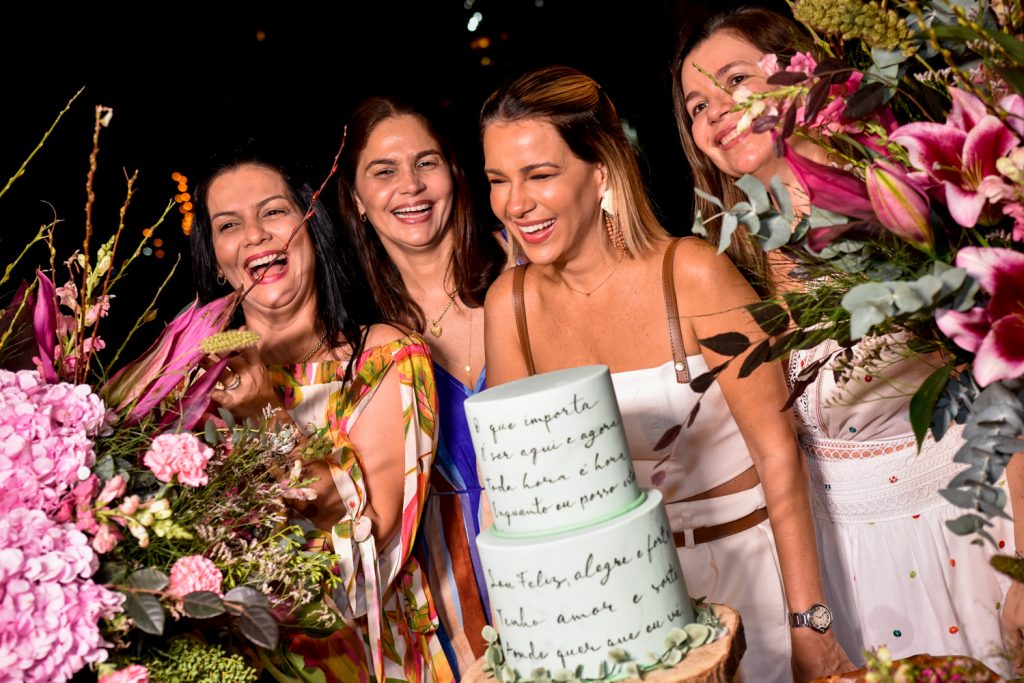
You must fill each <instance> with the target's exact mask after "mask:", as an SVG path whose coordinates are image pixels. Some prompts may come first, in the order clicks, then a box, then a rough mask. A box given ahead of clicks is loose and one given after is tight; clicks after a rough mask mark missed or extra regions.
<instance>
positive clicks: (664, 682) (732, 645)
mask: <svg viewBox="0 0 1024 683" xmlns="http://www.w3.org/2000/svg"><path fill="white" fill-rule="evenodd" d="M712 607H714V608H715V614H716V615H718V619H719V621H721V622H722V625H723V626H725V628H726V633H725V635H723V636H722V637H721V638H719V639H718V640H716V641H715V642H713V643H708V644H707V645H702V646H701V647H698V648H697V649H696V650H693V651H691V652H690V653H689V654H688V655H686V658H685V659H683V661H681V662H679V664H678V665H676V666H674V667H672V668H671V669H663V670H660V671H651V672H650V673H648V674H646V675H644V679H643V680H644V681H645V683H730V682H731V681H732V679H733V676H735V675H736V669H737V668H739V665H740V658H741V657H742V656H743V652H744V651H745V650H746V649H747V643H746V640H744V637H743V623H742V622H741V621H740V614H739V612H737V611H736V610H734V609H733V608H732V607H727V606H726V605H718V604H714V605H712ZM483 668H484V660H483V658H482V657H481V658H480V659H478V660H476V662H475V663H474V664H473V666H471V667H470V668H469V670H468V671H466V672H465V673H464V675H463V676H462V681H463V683H488V682H489V681H493V680H494V678H492V677H491V675H490V674H485V673H484V671H483ZM631 680H636V679H631Z"/></svg>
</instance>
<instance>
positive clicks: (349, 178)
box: [338, 97, 506, 331]
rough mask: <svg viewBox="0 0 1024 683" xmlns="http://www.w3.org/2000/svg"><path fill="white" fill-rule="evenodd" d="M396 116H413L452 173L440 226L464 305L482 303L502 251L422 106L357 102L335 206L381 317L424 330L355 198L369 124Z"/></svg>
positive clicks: (371, 126)
mask: <svg viewBox="0 0 1024 683" xmlns="http://www.w3.org/2000/svg"><path fill="white" fill-rule="evenodd" d="M399 116H412V117H415V118H416V119H417V120H418V121H420V123H422V124H423V127H424V128H426V129H427V133H428V134H429V135H430V137H432V138H434V140H435V141H436V142H437V144H438V145H439V146H440V151H441V155H442V156H443V157H444V160H445V163H446V164H447V166H448V171H449V173H450V174H451V178H452V208H451V213H450V214H449V217H448V223H447V225H445V226H444V230H451V231H452V243H453V245H454V246H453V248H452V254H451V257H450V259H449V261H448V264H447V269H448V271H449V272H450V273H451V277H452V282H453V283H454V286H455V291H457V292H458V295H459V298H460V299H462V301H463V302H465V304H466V305H467V306H470V307H472V308H476V307H479V306H482V305H483V302H484V295H485V294H486V293H487V288H488V287H490V286H491V283H492V282H494V280H495V278H497V277H498V275H499V274H501V271H502V269H503V268H504V266H505V262H506V256H505V253H504V251H503V250H502V248H501V245H500V244H499V243H498V241H497V240H496V239H495V238H494V236H493V235H491V234H490V233H489V232H488V231H487V230H484V229H481V228H480V226H478V225H477V223H476V221H475V220H474V217H473V202H472V199H471V197H470V189H469V183H468V182H467V180H466V176H465V173H464V172H463V170H462V167H461V166H459V163H458V160H457V158H456V156H455V151H454V149H453V147H452V144H451V141H450V139H449V138H448V137H447V136H445V135H442V134H441V132H440V129H439V128H438V126H436V125H435V124H434V122H433V121H432V120H431V118H429V117H428V116H427V115H426V113H424V111H423V110H421V109H419V108H417V107H416V106H414V105H412V104H411V103H408V102H404V101H401V100H399V99H398V98H395V97H370V98H368V99H365V100H363V101H362V102H360V103H359V105H358V106H356V108H355V110H354V111H353V112H352V115H351V116H350V117H349V118H348V122H347V124H346V128H347V131H346V136H345V137H346V140H347V143H346V145H345V148H344V149H343V150H342V152H341V158H340V159H339V161H338V209H339V211H340V214H341V224H342V228H343V229H344V231H345V233H346V235H347V237H348V239H349V241H350V242H351V244H352V246H353V247H354V249H355V254H356V257H357V258H359V259H360V262H361V263H362V264H364V267H365V269H366V274H367V280H368V281H369V284H370V289H371V291H372V292H373V297H374V299H375V300H376V301H377V305H378V306H379V307H380V309H381V312H382V313H383V315H384V317H385V318H387V319H390V320H394V321H397V322H400V323H403V324H405V325H409V326H412V327H414V328H415V329H417V330H419V331H423V330H424V329H425V325H426V319H425V317H424V314H423V311H422V310H421V309H420V307H419V306H418V305H417V304H416V302H414V301H413V300H412V298H411V297H410V296H409V292H408V290H407V289H406V287H405V282H404V281H403V280H402V274H401V272H399V270H398V267H397V266H396V265H395V264H394V262H393V261H392V260H391V257H390V256H389V255H388V252H387V250H385V249H384V245H383V243H382V242H381V240H380V237H379V236H378V235H377V231H376V230H375V229H374V228H373V226H372V225H370V224H369V223H368V222H365V221H363V220H362V219H361V217H360V215H359V209H358V208H357V205H356V199H355V187H356V184H355V178H356V173H357V171H358V165H359V155H360V154H362V152H363V150H364V149H365V148H366V144H367V141H368V140H369V138H370V135H371V134H372V133H373V131H374V129H375V128H376V127H377V126H378V125H379V124H380V123H381V122H383V121H386V120H388V119H393V118H396V117H399Z"/></svg>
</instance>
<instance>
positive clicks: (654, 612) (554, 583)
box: [477, 489, 695, 678]
mask: <svg viewBox="0 0 1024 683" xmlns="http://www.w3.org/2000/svg"><path fill="white" fill-rule="evenodd" d="M644 493H645V499H644V500H643V502H642V503H641V504H640V505H638V506H637V507H634V508H633V509H631V510H629V511H628V512H626V513H624V514H622V515H620V516H618V517H615V518H613V519H610V520H607V521H605V522H602V523H600V524H595V525H593V526H588V527H585V528H583V529H578V530H575V531H569V532H564V533H560V534H556V535H552V536H539V537H532V538H508V537H502V536H499V535H498V534H496V533H494V531H493V529H489V530H487V531H485V532H484V533H482V534H480V536H478V537H477V546H478V548H479V550H480V560H481V562H482V564H483V569H484V573H485V576H486V580H487V588H488V592H489V596H490V601H491V610H492V612H493V614H492V617H493V623H494V625H495V628H496V629H497V630H498V633H499V636H500V638H501V647H502V650H504V653H505V660H506V662H507V663H508V665H509V666H511V667H512V668H513V669H514V670H516V672H517V673H518V674H519V675H520V676H529V675H530V674H531V673H532V672H533V671H534V670H536V669H545V670H547V671H549V672H550V673H552V674H553V673H555V672H558V671H560V670H563V669H567V670H569V671H573V672H575V671H577V669H578V668H579V667H582V670H583V672H582V677H583V678H597V677H598V676H599V675H600V670H601V664H602V662H606V663H608V665H609V666H610V665H611V661H610V657H609V650H611V649H612V648H618V649H621V650H623V651H625V653H626V654H627V655H628V656H629V658H630V659H631V660H633V661H636V662H638V663H640V664H647V663H650V662H651V661H652V660H653V659H656V658H657V657H660V656H661V655H662V654H663V653H664V652H665V650H666V644H665V637H666V636H667V635H668V633H669V632H670V631H671V630H672V629H673V628H676V627H678V628H682V627H683V626H685V625H686V624H689V623H692V622H693V621H694V619H695V614H694V610H693V605H692V603H691V601H690V598H689V595H688V594H687V592H686V583H685V582H684V580H683V574H682V570H681V569H680V568H679V557H678V555H677V554H676V548H675V543H674V541H673V538H672V531H671V529H670V527H669V524H668V519H667V518H666V516H665V509H664V507H663V506H662V502H661V501H662V499H661V493H660V492H659V491H657V490H656V489H651V490H647V491H645V492H644Z"/></svg>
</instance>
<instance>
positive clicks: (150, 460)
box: [143, 433, 213, 487]
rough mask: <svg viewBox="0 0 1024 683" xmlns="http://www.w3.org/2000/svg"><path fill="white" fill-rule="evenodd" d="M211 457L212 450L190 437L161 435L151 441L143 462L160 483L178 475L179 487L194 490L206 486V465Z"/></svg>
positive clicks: (186, 435)
mask: <svg viewBox="0 0 1024 683" xmlns="http://www.w3.org/2000/svg"><path fill="white" fill-rule="evenodd" d="M212 456H213V450H212V449H210V447H209V446H206V445H205V444H203V443H202V442H201V441H199V439H197V438H196V437H195V436H193V435H192V434H188V433H184V434H161V435H160V436H158V437H156V438H155V439H153V443H152V444H151V445H150V447H149V450H148V451H146V455H145V457H144V458H143V462H144V463H145V464H146V467H148V468H149V469H151V470H152V471H153V474H154V475H156V478H157V479H159V480H160V481H164V482H169V481H171V480H172V479H174V476H175V475H177V476H178V482H179V483H181V484H185V485H186V486H193V487H195V486H204V485H205V484H206V481H207V477H206V463H207V462H208V461H209V460H210V458H211V457H212Z"/></svg>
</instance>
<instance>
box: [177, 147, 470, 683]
mask: <svg viewBox="0 0 1024 683" xmlns="http://www.w3.org/2000/svg"><path fill="white" fill-rule="evenodd" d="M312 196H313V193H312V191H311V189H310V188H309V187H308V186H306V185H299V184H298V183H296V182H294V181H293V180H292V179H291V178H289V177H288V175H286V173H285V172H284V170H283V169H282V168H281V167H280V166H275V165H273V164H270V163H268V162H266V161H264V160H261V159H260V158H258V157H252V158H239V159H234V160H232V161H230V162H228V163H226V164H223V165H221V166H220V167H219V168H218V169H217V170H216V171H215V172H213V173H212V174H210V175H209V176H208V179H207V180H206V181H205V182H204V183H202V184H201V185H200V186H199V187H197V190H196V193H195V207H196V220H195V224H194V228H193V232H192V236H191V240H192V251H193V260H194V271H195V273H196V280H197V283H198V284H199V287H200V289H201V290H202V292H203V294H204V295H205V296H212V295H213V294H214V293H215V292H216V289H217V284H216V283H220V286H221V287H223V286H229V287H231V288H234V289H239V288H242V289H246V290H248V291H247V294H246V296H245V298H244V299H243V301H242V305H241V307H242V312H243V314H244V317H245V325H246V327H247V328H248V329H249V330H253V331H255V332H258V333H259V334H260V340H259V344H258V347H257V348H250V349H247V350H244V351H242V352H241V353H239V354H238V355H237V356H236V357H234V358H232V360H231V361H230V366H229V369H228V370H226V371H225V373H224V376H223V377H222V378H221V381H222V384H223V389H221V390H219V391H216V392H214V394H213V398H214V399H215V400H216V401H217V402H218V403H219V404H220V405H222V406H224V407H225V408H227V409H229V410H230V411H231V412H232V413H233V414H234V415H235V416H236V417H237V418H253V419H256V420H261V419H263V418H264V417H265V416H266V417H269V419H270V421H271V426H272V427H273V428H275V429H276V430H277V439H278V447H279V448H283V449H289V448H295V447H296V446H298V445H299V444H300V443H302V442H303V441H304V440H305V439H306V438H308V437H309V436H312V435H314V434H316V435H323V436H326V437H328V438H329V439H330V441H331V443H332V444H333V446H334V450H333V452H332V453H331V454H330V455H329V456H328V457H327V458H325V459H323V460H314V461H312V462H307V463H306V465H305V474H306V476H309V477H311V478H312V477H315V478H316V481H315V482H314V483H313V484H311V487H312V488H313V489H314V491H315V492H316V497H315V499H313V500H311V501H290V502H291V503H292V505H293V507H294V508H295V511H296V517H297V520H298V522H299V523H300V524H302V525H303V526H304V528H305V529H306V530H307V532H308V534H309V538H310V540H311V544H312V546H313V547H314V548H316V549H322V550H323V551H324V552H332V553H335V554H337V556H338V558H339V560H338V565H337V573H338V576H339V577H340V579H341V582H340V585H338V586H337V587H336V588H335V589H334V591H333V595H331V596H327V599H328V600H329V605H330V606H331V608H332V609H336V611H337V613H338V616H339V617H340V622H339V625H340V628H339V630H337V631H335V632H333V633H331V634H330V635H329V636H327V637H324V638H312V637H309V636H306V635H294V634H290V633H288V632H287V630H285V635H284V636H283V640H284V644H283V646H284V648H285V649H286V650H287V651H288V652H289V653H290V655H291V656H290V657H283V656H282V657H276V658H273V661H269V662H267V665H268V671H269V672H270V673H271V674H281V676H280V677H282V678H285V677H295V676H297V675H298V672H297V671H296V670H295V665H296V663H297V662H301V666H303V667H307V668H312V669H317V670H319V671H320V672H322V673H323V675H324V676H325V678H326V680H327V681H339V682H341V681H344V682H348V681H367V682H368V681H373V680H377V681H384V680H387V681H450V680H453V676H452V673H451V669H450V667H449V666H448V663H447V661H446V659H445V657H444V655H443V653H442V652H441V647H440V644H439V642H438V638H437V634H436V631H437V619H436V615H435V612H434V608H433V606H432V603H431V600H430V595H429V590H428V589H427V587H426V579H425V576H424V572H423V570H422V569H421V567H420V566H419V564H418V563H417V561H416V560H415V558H414V557H413V556H412V547H413V544H414V542H415V539H416V534H417V530H418V527H419V521H420V515H421V513H422V511H423V504H424V500H425V496H426V491H427V482H428V479H429V476H430V468H431V464H432V461H433V458H434V448H435V443H436V433H435V409H436V402H437V396H436V391H435V386H434V377H433V372H432V369H431V364H430V359H429V353H428V351H427V348H426V345H425V344H424V342H423V340H422V339H421V338H420V337H419V336H418V335H416V334H414V333H409V332H407V331H404V330H400V329H398V328H395V327H392V326H389V325H383V324H369V323H372V322H374V317H373V316H372V315H371V314H367V313H365V312H363V311H361V310H359V309H360V306H359V305H358V301H359V299H358V298H357V297H356V296H355V295H354V294H353V292H354V289H353V287H352V281H351V276H350V275H349V274H350V273H352V272H354V271H353V270H352V267H351V265H350V264H346V263H343V262H341V260H340V258H341V257H340V256H339V253H341V251H342V250H341V249H339V246H338V245H337V244H336V233H335V230H334V227H333V225H332V224H331V222H330V220H329V219H328V217H327V214H326V213H325V211H324V209H323V208H322V207H321V206H319V205H316V206H314V209H313V211H312V213H311V214H310V215H309V216H307V217H306V220H305V222H303V210H304V209H305V207H306V206H308V205H309V203H310V201H311V199H312ZM300 224H301V226H300ZM296 226H300V227H298V228H297V227H296ZM362 308H367V307H365V306H364V307H362ZM330 598H333V600H331V599H330ZM288 680H294V678H288Z"/></svg>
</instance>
